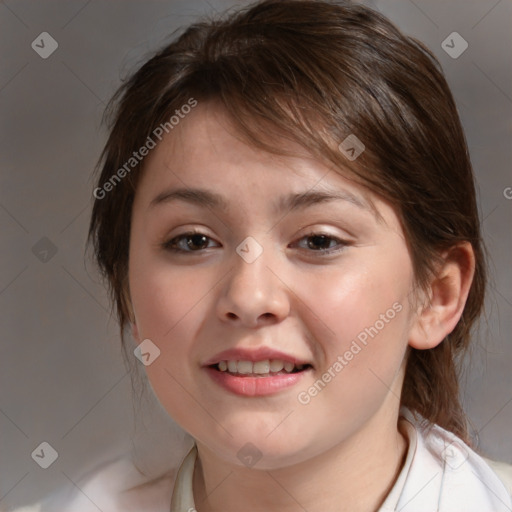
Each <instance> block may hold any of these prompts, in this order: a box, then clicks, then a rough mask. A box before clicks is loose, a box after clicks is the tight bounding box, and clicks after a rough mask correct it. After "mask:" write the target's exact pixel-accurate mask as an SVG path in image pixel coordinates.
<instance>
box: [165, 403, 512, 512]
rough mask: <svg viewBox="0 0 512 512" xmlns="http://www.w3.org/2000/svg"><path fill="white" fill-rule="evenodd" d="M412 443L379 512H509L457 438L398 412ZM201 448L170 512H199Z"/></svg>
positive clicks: (182, 476)
mask: <svg viewBox="0 0 512 512" xmlns="http://www.w3.org/2000/svg"><path fill="white" fill-rule="evenodd" d="M400 416H401V421H402V422H401V427H403V431H404V433H405V434H406V435H407V437H408V440H409V447H408V451H407V456H406V460H405V463H404V466H403V468H402V470H401V471H400V474H399V476H398V478H397V480H396V482H395V484H394V485H393V488H392V489H391V491H390V492H389V494H388V496H387V497H386V500H385V501H384V503H383V504H382V506H381V507H380V508H379V510H378V512H392V511H397V512H491V511H492V512H510V511H512V498H511V497H510V495H509V494H508V492H507V490H506V488H505V486H504V485H503V483H502V482H501V481H500V479H499V478H498V477H497V476H496V474H495V473H494V472H493V471H492V470H491V468H490V467H489V466H488V465H487V464H486V462H485V461H484V460H483V459H482V457H480V456H479V455H477V454H476V453H475V452H474V451H473V450H471V448H469V447H468V446H467V445H466V444H465V443H464V442H463V441H461V440H460V439H459V438H458V437H457V436H455V435H454V434H452V433H451V432H448V431H446V430H444V429H442V428H441V427H439V426H437V425H432V424H429V423H428V422H427V421H426V420H425V419H424V418H422V417H421V416H419V415H414V414H412V412H411V411H409V410H408V409H405V408H402V409H401V410H400ZM196 457H197V447H196V445H194V446H193V447H192V449H191V450H190V452H189V453H188V454H187V456H186V457H185V459H184V460H183V462H182V464H181V466H180V468H179V471H178V474H177V475H176V481H175V484H174V491H173V495H172V502H171V510H170V512H192V511H195V503H194V495H193V489H192V483H193V476H194V465H195V461H196Z"/></svg>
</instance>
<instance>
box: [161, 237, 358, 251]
mask: <svg viewBox="0 0 512 512" xmlns="http://www.w3.org/2000/svg"><path fill="white" fill-rule="evenodd" d="M193 236H203V237H205V238H207V239H208V240H211V238H210V237H209V236H208V235H205V234H204V233H201V232H200V231H189V232H187V233H183V234H181V235H178V236H175V237H174V238H172V239H170V240H168V241H166V242H164V243H163V244H162V247H163V249H164V250H166V251H170V252H174V253H181V254H186V253H189V254H193V253H200V252H202V251H203V250H204V249H199V250H197V251H188V250H184V249H180V248H179V247H177V244H178V243H179V241H180V240H183V239H186V238H191V237H193ZM313 237H324V240H326V239H327V240H329V241H333V240H334V241H336V242H337V243H338V246H339V247H337V248H330V249H319V250H313V249H312V250H311V251H312V252H314V253H319V254H320V255H330V254H334V253H338V252H340V251H342V250H343V249H345V247H347V246H348V245H350V244H349V242H347V241H346V240H342V239H341V238H337V237H335V236H332V235H329V234H328V233H322V232H318V233H317V232H311V233H308V234H307V235H304V236H303V237H301V238H300V239H299V240H303V239H305V238H313ZM207 248H208V247H207Z"/></svg>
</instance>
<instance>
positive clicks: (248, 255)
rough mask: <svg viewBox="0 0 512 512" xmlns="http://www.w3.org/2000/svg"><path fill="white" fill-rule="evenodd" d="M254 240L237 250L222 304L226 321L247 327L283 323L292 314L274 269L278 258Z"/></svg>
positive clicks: (243, 243) (221, 312)
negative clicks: (240, 323) (264, 322)
mask: <svg viewBox="0 0 512 512" xmlns="http://www.w3.org/2000/svg"><path fill="white" fill-rule="evenodd" d="M270 247H271V244H269V246H268V247H266V248H264V247H263V245H262V243H260V242H258V241H257V240H256V239H255V238H253V237H247V238H246V239H245V240H243V241H242V242H241V243H240V244H239V245H238V246H237V248H236V255H235V257H234V259H233V266H232V271H231V272H230V273H229V277H228V281H227V283H226V286H225V288H224V289H223V292H222V297H221V298H220V301H219V314H220V315H221V317H222V318H223V319H230V320H236V321H238V322H242V323H244V324H247V325H256V324H258V323H259V322H261V321H264V320H265V321H269V320H270V319H272V320H273V321H275V320H276V319H281V318H282V317H283V316H284V315H286V314H287V313H288V311H289V304H288V299H287V294H286V292H285V290H283V284H282V283H281V281H280V280H279V279H277V278H276V276H275V275H274V272H272V271H271V270H270V269H271V268H272V267H275V266H276V265H275V262H276V258H275V257H274V255H273V254H272V251H271V249H270Z"/></svg>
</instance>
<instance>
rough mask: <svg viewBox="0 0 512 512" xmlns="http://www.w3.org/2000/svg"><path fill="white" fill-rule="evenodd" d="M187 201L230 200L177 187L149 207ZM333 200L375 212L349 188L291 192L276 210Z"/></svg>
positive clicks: (208, 204) (223, 205)
mask: <svg viewBox="0 0 512 512" xmlns="http://www.w3.org/2000/svg"><path fill="white" fill-rule="evenodd" d="M177 200H181V201H186V202H189V203H192V204H195V205H197V206H201V207H205V208H217V209H227V208H228V202H227V201H226V199H225V198H224V196H222V195H220V194H218V193H216V192H212V191H210V190H206V189H202V188H176V189H171V190H166V191H164V192H161V193H160V194H158V195H157V196H156V197H155V198H154V199H153V200H152V201H151V202H150V204H149V208H153V207H155V206H158V205H161V204H166V203H170V202H173V201H177ZM332 201H345V202H348V203H350V204H352V205H354V206H357V207H358V208H360V209H362V210H367V211H369V212H372V213H374V212H373V208H372V207H371V206H370V205H369V204H368V203H367V202H366V201H365V200H364V199H363V198H361V197H359V196H357V195H355V194H352V193H351V192H349V191H348V190H336V191H316V190H315V191H313V190H310V191H306V192H303V193H296V194H290V195H288V196H284V197H281V198H279V200H278V202H277V203H276V205H275V207H274V210H275V212H276V213H281V212H284V211H294V210H299V209H305V208H308V207H310V206H313V205H315V204H319V203H326V202H332Z"/></svg>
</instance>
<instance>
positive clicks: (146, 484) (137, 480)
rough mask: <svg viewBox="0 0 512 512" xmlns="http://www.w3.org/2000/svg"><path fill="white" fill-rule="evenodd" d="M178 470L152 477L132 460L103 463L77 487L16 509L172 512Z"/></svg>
mask: <svg viewBox="0 0 512 512" xmlns="http://www.w3.org/2000/svg"><path fill="white" fill-rule="evenodd" d="M175 474H176V470H175V469H172V470H169V471H167V472H166V473H165V474H162V475H160V476H158V477H156V478H151V479H150V478H148V477H147V476H145V475H144V474H143V473H142V472H141V471H139V470H138V469H137V467H136V466H135V465H134V463H133V462H132V460H131V459H129V458H121V459H117V460H114V461H110V462H108V463H105V464H102V465H101V466H99V467H97V468H95V469H94V470H93V471H91V472H89V473H88V474H86V475H85V476H84V477H82V478H80V479H79V480H77V481H75V482H74V484H75V485H74V486H73V489H70V488H68V489H67V490H66V491H60V492H56V493H53V494H51V495H49V496H47V497H46V498H45V499H44V500H43V501H41V502H39V503H36V504H33V505H31V506H28V507H22V508H17V509H15V510H14V512H45V511H47V510H51V511H52V512H92V511H97V510H105V511H108V512H140V511H141V510H143V511H144V512H168V511H169V505H170V502H171V495H172V489H173V486H174V480H175Z"/></svg>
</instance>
